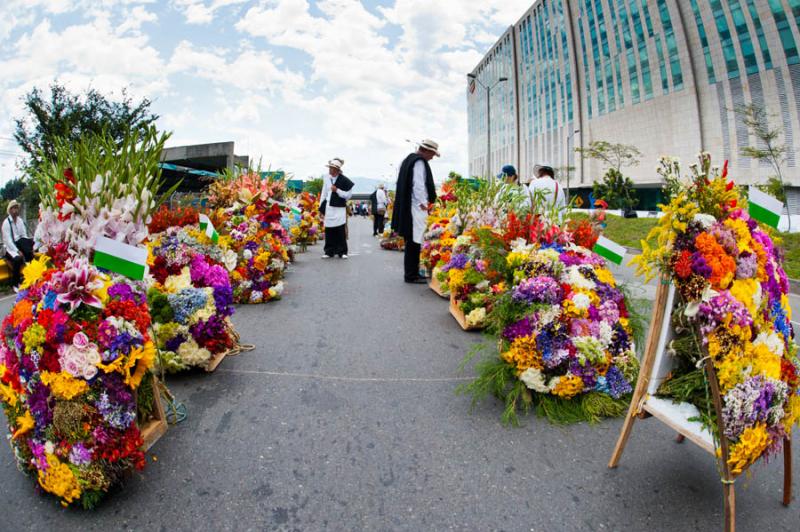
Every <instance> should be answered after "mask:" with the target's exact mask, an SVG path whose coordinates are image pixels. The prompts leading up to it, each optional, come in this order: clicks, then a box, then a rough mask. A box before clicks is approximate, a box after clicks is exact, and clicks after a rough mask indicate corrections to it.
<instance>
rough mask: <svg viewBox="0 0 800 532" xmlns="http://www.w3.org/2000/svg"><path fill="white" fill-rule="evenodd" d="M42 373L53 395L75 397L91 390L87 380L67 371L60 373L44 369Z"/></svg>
mask: <svg viewBox="0 0 800 532" xmlns="http://www.w3.org/2000/svg"><path fill="white" fill-rule="evenodd" d="M41 375H42V382H43V383H44V385H45V386H48V387H49V388H50V391H52V392H53V395H55V396H56V397H58V398H60V399H67V400H69V399H73V398H75V397H77V396H79V395H81V394H83V393H86V391H88V390H89V385H88V384H86V381H84V380H80V379H76V378H74V377H73V376H72V375H70V374H69V373H67V372H66V371H61V372H59V373H53V372H51V371H43V372H42V374H41Z"/></svg>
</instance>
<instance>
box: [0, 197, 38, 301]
mask: <svg viewBox="0 0 800 532" xmlns="http://www.w3.org/2000/svg"><path fill="white" fill-rule="evenodd" d="M6 213H7V214H8V217H7V218H6V219H5V220H3V226H2V233H3V247H5V250H6V254H5V259H6V260H7V261H8V265H9V268H10V269H11V282H12V283H13V285H14V286H18V285H19V283H20V281H22V268H23V267H24V266H25V263H26V262H30V261H32V260H33V240H31V239H30V238H28V229H27V228H26V227H25V221H24V220H23V219H22V217H21V216H20V215H19V214H20V205H19V203H18V202H17V200H11V201H10V202H9V204H8V207H6Z"/></svg>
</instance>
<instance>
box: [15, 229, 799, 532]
mask: <svg viewBox="0 0 800 532" xmlns="http://www.w3.org/2000/svg"><path fill="white" fill-rule="evenodd" d="M369 233H370V227H369V222H368V221H367V220H360V219H359V220H354V221H352V222H351V237H350V246H351V252H352V256H351V258H350V260H348V261H343V260H338V259H335V260H328V261H322V260H319V255H320V253H321V248H320V246H316V247H313V248H311V249H310V250H309V252H308V253H306V254H303V255H301V256H300V257H299V260H298V261H297V263H296V264H295V265H294V266H293V267H292V272H291V273H290V274H289V275H288V279H287V282H288V288H287V290H286V293H285V295H284V299H283V301H280V302H277V303H271V304H268V305H262V306H248V307H240V308H239V309H238V312H237V314H236V316H235V317H234V321H235V323H236V326H237V328H238V330H239V331H240V332H241V336H242V341H243V342H248V343H253V344H256V345H257V346H258V348H257V349H256V350H255V351H253V352H251V353H246V354H242V355H240V356H238V357H235V358H229V359H227V360H225V361H224V362H223V363H222V365H221V366H220V369H219V370H218V371H217V372H216V373H214V374H211V375H207V374H202V373H196V374H190V375H183V376H179V377H175V378H172V379H171V380H170V381H169V385H170V388H171V389H172V391H173V392H174V394H175V395H176V396H177V397H178V398H179V399H180V400H181V401H183V402H184V403H185V405H186V407H187V409H188V414H189V416H188V419H187V420H186V421H185V422H184V423H182V424H180V425H177V426H174V427H172V428H171V429H170V431H169V432H168V433H167V435H166V436H164V438H163V439H162V440H160V441H159V442H158V443H157V444H156V446H155V447H154V449H153V453H154V455H151V456H150V457H149V458H148V464H147V468H146V469H145V471H144V472H143V473H141V474H137V475H135V476H134V477H133V478H132V479H131V480H130V481H129V482H128V483H127V485H126V486H125V487H124V489H122V490H119V491H118V492H116V493H114V494H113V495H112V496H110V497H109V498H107V499H106V500H105V502H104V503H103V504H102V505H101V506H100V508H98V509H97V510H96V511H94V512H85V511H82V510H76V509H62V508H61V507H60V506H59V505H58V504H57V502H56V501H55V500H54V499H53V498H51V497H43V496H40V495H37V494H36V493H34V489H33V481H32V480H31V479H28V478H25V477H24V476H23V475H22V474H20V473H19V471H17V469H16V467H15V464H14V460H13V457H12V455H11V452H10V451H9V450H8V448H5V449H0V483H1V484H2V490H1V491H0V493H2V496H0V515H1V516H2V517H1V518H0V530H9V531H11V530H13V531H17V530H59V531H61V530H103V531H106V530H121V529H126V530H127V529H130V530H148V531H149V530H194V531H204V530H409V531H422V530H431V531H440V530H520V531H523V530H537V531H561V530H569V531H571V530H636V531H638V530H653V531H660V530H675V531H687V530H699V531H713V530H721V529H722V515H721V514H722V512H721V510H722V498H721V492H722V490H721V485H720V483H719V481H718V476H717V472H716V468H715V465H714V461H713V460H712V459H711V457H710V456H708V455H706V454H704V453H703V452H702V451H700V449H699V448H697V447H696V446H693V445H691V444H689V443H684V444H682V445H679V444H676V443H675V442H674V441H673V438H674V434H673V433H671V432H670V431H669V430H667V429H666V428H665V427H664V426H663V425H661V424H660V423H658V422H657V421H655V420H653V419H650V420H646V421H641V422H639V423H638V424H637V425H636V426H635V427H634V432H633V435H632V437H631V440H630V442H629V445H628V449H627V451H626V454H625V455H624V456H623V459H622V463H621V465H620V467H619V468H618V469H616V470H614V471H611V470H608V469H607V468H606V463H607V462H608V458H609V455H610V454H611V450H612V448H613V446H614V443H615V441H616V438H617V435H618V432H619V428H620V424H621V422H620V421H619V420H611V421H606V422H604V423H601V424H599V425H596V426H589V425H585V424H580V425H574V426H568V427H557V426H553V425H551V424H549V423H548V422H546V421H544V420H542V419H537V418H535V417H529V418H527V419H525V420H524V426H523V427H521V428H507V427H504V426H503V425H501V423H500V421H499V417H500V411H501V408H500V405H499V404H498V403H497V402H494V401H489V402H487V403H485V404H482V405H480V406H479V407H477V408H476V409H475V410H474V411H472V412H470V405H469V399H468V398H466V397H461V396H457V395H455V393H454V390H455V388H456V386H457V385H458V384H459V382H460V381H459V379H463V378H464V377H465V375H463V374H459V372H458V365H459V363H460V362H461V360H462V357H463V355H464V353H465V352H466V351H467V350H468V349H469V348H470V346H471V345H472V344H473V343H475V342H479V341H480V340H481V337H480V335H479V334H475V333H466V332H463V331H461V330H460V329H459V328H458V325H457V324H456V322H455V320H453V318H452V317H450V315H449V314H448V311H447V303H446V302H445V301H444V300H442V299H440V298H438V297H437V296H436V295H435V294H434V293H433V292H431V291H430V290H428V289H427V288H426V287H424V286H419V285H406V284H404V283H402V282H401V265H402V256H401V254H399V253H395V252H388V251H382V250H381V249H380V248H379V246H378V243H377V241H376V240H374V239H372V238H371V237H370V236H369ZM4 305H5V306H3V307H2V308H0V311H2V312H3V313H5V312H6V311H7V309H8V306H9V302H5V303H4ZM466 376H467V377H468V376H469V373H468V374H467V375H466ZM798 455H800V449H798V450H797V451H796V454H795V460H794V466H795V470H796V471H800V459H798V458H797V457H798ZM156 457H157V461H155V459H156ZM780 465H781V461H780V460H776V461H775V462H773V463H771V464H769V465H766V466H758V467H756V468H755V469H754V471H753V473H754V474H753V476H752V479H750V480H748V479H744V478H743V479H742V480H741V481H740V482H738V483H737V488H738V491H737V501H736V505H737V510H738V524H739V530H742V531H745V530H757V529H763V530H770V531H773V530H794V531H796V530H798V528H800V500H795V502H794V505H793V506H792V507H790V508H789V509H787V508H784V507H783V506H782V505H781V502H780V501H781V486H782V473H781V467H780ZM795 488H796V490H800V482H797V481H796V482H795Z"/></svg>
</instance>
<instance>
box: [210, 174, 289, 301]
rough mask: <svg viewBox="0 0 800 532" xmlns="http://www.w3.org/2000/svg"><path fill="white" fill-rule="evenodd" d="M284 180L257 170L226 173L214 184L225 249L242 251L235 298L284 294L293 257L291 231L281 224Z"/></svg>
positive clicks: (217, 219)
mask: <svg viewBox="0 0 800 532" xmlns="http://www.w3.org/2000/svg"><path fill="white" fill-rule="evenodd" d="M284 189H285V183H283V182H282V181H274V180H271V179H269V178H263V179H262V178H261V177H260V176H259V174H258V173H256V172H252V171H250V172H247V173H244V174H241V175H238V176H237V175H227V174H226V175H225V176H223V177H222V178H220V179H219V180H218V181H217V182H215V183H214V184H213V185H212V187H211V192H210V199H209V205H211V206H212V207H215V209H216V210H214V211H213V213H212V214H211V220H212V222H213V223H214V227H215V228H216V229H217V231H218V232H219V234H220V240H219V244H220V246H221V247H222V248H223V249H226V250H228V249H229V250H232V251H233V252H235V253H236V255H237V264H236V267H235V268H234V269H233V270H232V271H231V274H230V278H231V286H232V288H233V298H234V301H235V302H236V303H263V302H266V301H271V300H274V299H279V298H280V296H281V294H282V293H283V287H284V285H283V280H282V279H283V276H284V271H285V269H286V265H287V264H288V262H289V246H290V245H291V237H290V235H289V232H288V231H286V229H285V228H284V227H283V226H282V225H281V209H280V206H279V205H278V203H277V201H278V200H279V199H280V197H281V195H282V194H283V191H284Z"/></svg>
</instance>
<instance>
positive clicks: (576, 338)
mask: <svg viewBox="0 0 800 532" xmlns="http://www.w3.org/2000/svg"><path fill="white" fill-rule="evenodd" d="M568 227H569V225H568V224H567V225H566V226H563V227H562V226H560V225H558V224H557V223H555V219H554V218H553V217H548V216H543V215H537V214H535V213H529V212H528V213H525V214H524V215H523V214H520V215H518V214H516V213H515V212H514V211H512V212H510V213H508V215H507V216H506V221H505V223H504V232H503V233H502V235H501V236H498V233H497V231H494V232H493V233H492V239H490V240H488V241H487V240H486V237H485V236H484V243H483V244H482V245H481V246H480V247H481V248H482V249H483V250H484V252H485V250H487V249H488V250H490V253H488V254H487V257H489V261H488V262H489V263H490V264H491V267H490V269H493V270H495V271H496V272H498V273H499V274H500V275H501V279H500V280H499V281H494V282H493V284H492V287H491V293H492V296H491V299H490V301H489V304H488V308H489V311H488V313H487V316H486V318H485V320H484V324H485V325H486V329H487V332H488V333H489V334H490V335H492V336H493V337H496V339H497V342H496V346H497V347H496V351H494V349H492V350H493V351H494V352H493V354H492V355H491V356H489V357H488V358H486V359H485V360H483V361H481V362H479V363H478V365H477V367H476V369H477V372H478V377H477V378H476V380H475V381H473V382H471V383H469V384H467V385H465V386H462V387H461V388H460V390H461V391H462V392H466V393H470V394H472V395H473V401H478V400H480V399H482V398H484V397H485V396H487V395H489V394H493V395H495V396H497V397H498V398H500V399H501V400H503V401H504V402H505V405H506V408H505V411H504V413H503V416H502V418H503V421H504V422H508V423H513V424H517V423H518V412H519V411H522V412H523V413H525V412H527V411H529V410H530V409H531V407H534V408H535V410H536V412H537V413H539V414H540V415H544V416H545V417H547V418H548V419H549V420H550V421H552V422H555V423H573V422H578V421H588V422H596V421H599V420H600V419H601V418H603V417H610V416H619V415H622V414H624V413H625V411H626V409H627V406H628V403H629V400H630V394H631V392H632V385H631V383H632V382H634V381H635V379H636V377H637V373H638V360H637V358H636V352H635V347H634V336H633V326H632V325H633V323H632V322H636V325H637V326H638V320H634V319H633V316H631V313H630V311H629V309H628V307H627V305H626V302H625V297H624V294H623V293H622V291H621V290H620V288H619V287H618V286H617V284H616V281H615V280H614V276H613V275H612V274H611V272H610V271H609V270H608V269H607V268H606V267H605V261H604V260H603V259H602V258H601V257H599V256H597V255H595V254H594V253H592V252H591V251H590V250H589V249H587V248H586V247H583V246H579V245H577V244H576V243H575V240H576V238H578V237H579V238H580V240H581V241H582V243H591V231H589V232H587V231H585V230H583V231H581V232H572V231H570V230H569V228H568ZM468 233H469V232H468ZM468 233H467V234H468ZM463 237H464V236H463V235H462V237H459V238H458V239H456V242H457V243H456V246H455V248H454V252H453V258H451V263H452V262H454V259H455V257H456V253H457V251H458V249H459V240H460V239H462V238H463ZM594 238H595V239H596V235H595V236H594ZM487 242H488V243H489V244H488V245H487ZM449 281H450V284H451V287H450V288H451V291H452V290H453V289H454V288H453V284H452V283H453V280H452V279H450V280H449ZM456 281H457V284H458V277H456ZM457 284H456V286H457ZM474 354H475V353H473V354H472V355H470V356H469V357H467V362H468V361H469V360H470V359H471V358H472V356H473V355H474Z"/></svg>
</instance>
